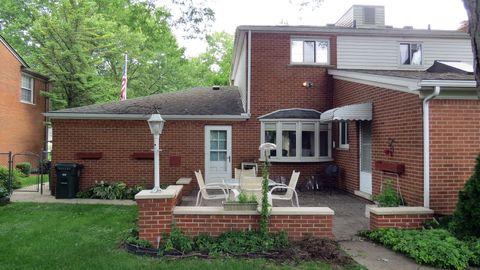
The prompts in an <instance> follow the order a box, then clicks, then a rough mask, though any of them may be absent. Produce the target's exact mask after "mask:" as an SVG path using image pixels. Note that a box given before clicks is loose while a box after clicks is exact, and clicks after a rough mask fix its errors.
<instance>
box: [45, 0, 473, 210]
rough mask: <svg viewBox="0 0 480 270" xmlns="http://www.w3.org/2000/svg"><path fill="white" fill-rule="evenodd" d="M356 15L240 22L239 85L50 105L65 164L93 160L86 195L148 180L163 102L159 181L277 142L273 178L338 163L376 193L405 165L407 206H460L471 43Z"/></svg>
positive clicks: (354, 188)
mask: <svg viewBox="0 0 480 270" xmlns="http://www.w3.org/2000/svg"><path fill="white" fill-rule="evenodd" d="M367 9H369V11H368V12H365V10H367ZM350 11H351V12H350ZM350 11H349V12H347V13H346V14H345V15H344V16H343V17H342V18H341V19H340V20H339V21H338V22H337V23H336V24H335V25H330V26H326V27H311V26H240V27H238V28H237V32H236V35H235V43H234V52H233V55H234V59H233V65H232V72H231V77H230V78H231V82H232V85H233V86H234V87H222V88H220V89H219V90H215V89H207V88H205V89H193V90H190V91H182V92H178V93H173V94H172V93H169V94H161V95H154V96H150V97H144V98H138V99H132V100H127V101H121V102H114V103H110V104H104V105H92V106H86V107H81V108H72V109H67V110H61V111H56V112H50V113H48V114H47V115H48V116H49V117H50V118H51V119H52V123H53V132H54V135H53V140H54V147H53V161H54V163H56V162H78V163H82V164H84V165H85V168H84V174H83V177H82V182H81V188H82V189H85V188H87V187H88V186H89V185H92V184H93V183H94V181H99V180H111V181H125V182H127V183H128V184H135V183H146V184H149V185H151V184H152V182H153V180H152V174H153V163H152V160H151V158H150V156H149V154H144V152H149V151H150V149H151V148H152V136H151V134H150V132H149V128H148V125H147V123H146V121H145V120H146V119H147V118H148V116H149V114H150V113H152V112H154V111H156V110H158V111H159V112H160V113H161V114H162V117H163V118H164V119H165V120H166V124H165V128H164V132H163V134H162V135H161V139H160V146H161V148H162V149H163V151H162V153H161V166H160V167H161V181H162V183H169V184H171V183H174V182H175V181H176V180H177V179H178V178H180V177H185V176H187V177H188V176H189V177H193V171H194V170H198V169H201V170H202V171H204V173H205V175H206V177H205V178H206V179H207V181H213V180H215V179H222V178H229V177H232V171H233V168H236V167H240V166H241V164H242V162H257V163H258V162H259V161H260V162H261V160H262V158H263V157H262V156H261V153H259V151H258V146H259V145H260V143H262V142H272V143H276V144H277V150H276V151H273V152H272V157H271V161H272V167H271V173H272V175H274V176H280V175H283V176H287V177H288V176H289V175H290V174H291V171H292V170H298V171H300V172H301V180H303V179H305V177H308V176H311V175H315V174H318V173H319V172H321V171H322V170H323V168H324V166H325V164H327V163H331V162H335V163H337V164H338V165H339V166H340V168H341V172H342V175H341V180H340V183H339V187H340V188H342V189H344V190H346V191H348V192H350V193H354V194H357V195H359V196H362V197H365V198H369V199H371V198H372V196H374V195H375V194H378V192H379V191H380V189H381V183H382V179H385V178H393V179H394V180H395V182H397V175H396V174H392V173H391V172H392V171H393V172H395V171H396V172H398V186H399V190H400V192H401V193H402V195H403V196H404V197H405V199H406V201H407V203H408V204H409V205H423V206H426V207H431V208H432V209H434V210H435V211H436V212H437V213H442V214H448V213H451V212H452V210H453V207H454V205H455V203H456V194H457V193H458V191H459V190H460V189H461V187H462V186H463V184H464V182H465V181H466V180H467V179H468V177H469V175H470V174H471V171H472V168H473V163H474V160H475V156H476V154H477V153H478V152H480V146H479V145H480V136H479V135H480V134H479V130H480V122H479V121H476V119H478V117H479V116H480V101H479V100H478V92H477V88H476V83H475V81H474V78H473V75H472V71H471V70H468V68H469V64H471V63H472V59H473V58H472V52H471V47H470V38H469V36H468V34H466V33H464V32H458V31H441V30H414V29H395V28H391V27H388V26H385V24H384V10H383V7H379V6H353V7H352V9H351V10H350ZM372 14H373V15H372ZM369 16H370V17H369ZM372 16H373V17H372ZM436 60H442V61H436ZM466 63H467V64H466ZM470 68H471V67H470ZM424 135H425V136H424ZM428 141H429V143H427V142H428ZM72 142H75V143H74V144H72ZM425 146H427V147H425ZM428 147H429V148H430V149H428ZM85 152H87V153H85ZM95 153H96V154H95ZM89 155H90V157H89ZM92 156H95V159H93V158H92ZM424 168H427V170H424ZM51 183H55V180H53V181H52V182H51ZM424 187H426V188H424ZM187 188H188V189H190V190H191V189H193V188H196V183H193V184H192V185H191V186H189V187H187ZM53 189H54V187H53V186H52V190H53Z"/></svg>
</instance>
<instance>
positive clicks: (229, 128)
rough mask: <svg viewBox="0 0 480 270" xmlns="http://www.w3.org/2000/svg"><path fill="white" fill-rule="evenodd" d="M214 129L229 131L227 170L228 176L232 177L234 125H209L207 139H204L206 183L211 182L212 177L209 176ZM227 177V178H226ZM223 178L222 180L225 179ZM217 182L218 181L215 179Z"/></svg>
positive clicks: (206, 132) (206, 131)
mask: <svg viewBox="0 0 480 270" xmlns="http://www.w3.org/2000/svg"><path fill="white" fill-rule="evenodd" d="M212 130H224V131H226V132H227V145H226V147H227V153H226V162H227V168H226V169H227V171H226V178H231V177H232V126H225V125H223V126H216V125H207V126H205V134H204V135H205V136H204V138H205V141H204V153H205V155H204V164H205V184H208V183H209V182H211V180H212V179H211V177H209V174H210V171H209V169H208V168H209V164H210V150H211V149H210V131H212ZM224 179H225V178H224ZM224 179H222V180H224ZM213 182H216V181H213Z"/></svg>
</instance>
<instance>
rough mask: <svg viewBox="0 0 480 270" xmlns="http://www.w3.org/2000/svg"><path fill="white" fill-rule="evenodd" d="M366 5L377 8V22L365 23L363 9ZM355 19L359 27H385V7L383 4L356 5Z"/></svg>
mask: <svg viewBox="0 0 480 270" xmlns="http://www.w3.org/2000/svg"><path fill="white" fill-rule="evenodd" d="M365 7H373V8H375V24H374V25H371V24H365V23H364V22H363V19H364V16H363V11H364V8H365ZM353 19H354V20H355V21H356V23H357V27H358V28H384V27H385V8H384V7H382V6H354V8H353Z"/></svg>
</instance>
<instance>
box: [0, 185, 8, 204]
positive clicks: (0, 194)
mask: <svg viewBox="0 0 480 270" xmlns="http://www.w3.org/2000/svg"><path fill="white" fill-rule="evenodd" d="M9 195H10V193H9V192H8V189H6V188H4V187H2V186H0V206H2V205H6V204H8V203H9V202H10V196H9Z"/></svg>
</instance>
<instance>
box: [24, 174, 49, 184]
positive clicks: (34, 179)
mask: <svg viewBox="0 0 480 270" xmlns="http://www.w3.org/2000/svg"><path fill="white" fill-rule="evenodd" d="M39 177H40V176H39V175H36V174H31V175H30V176H27V177H19V178H18V179H19V180H20V183H21V184H22V187H28V186H32V185H36V184H38V183H39V181H40V178H39ZM43 183H48V174H44V175H43Z"/></svg>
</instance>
